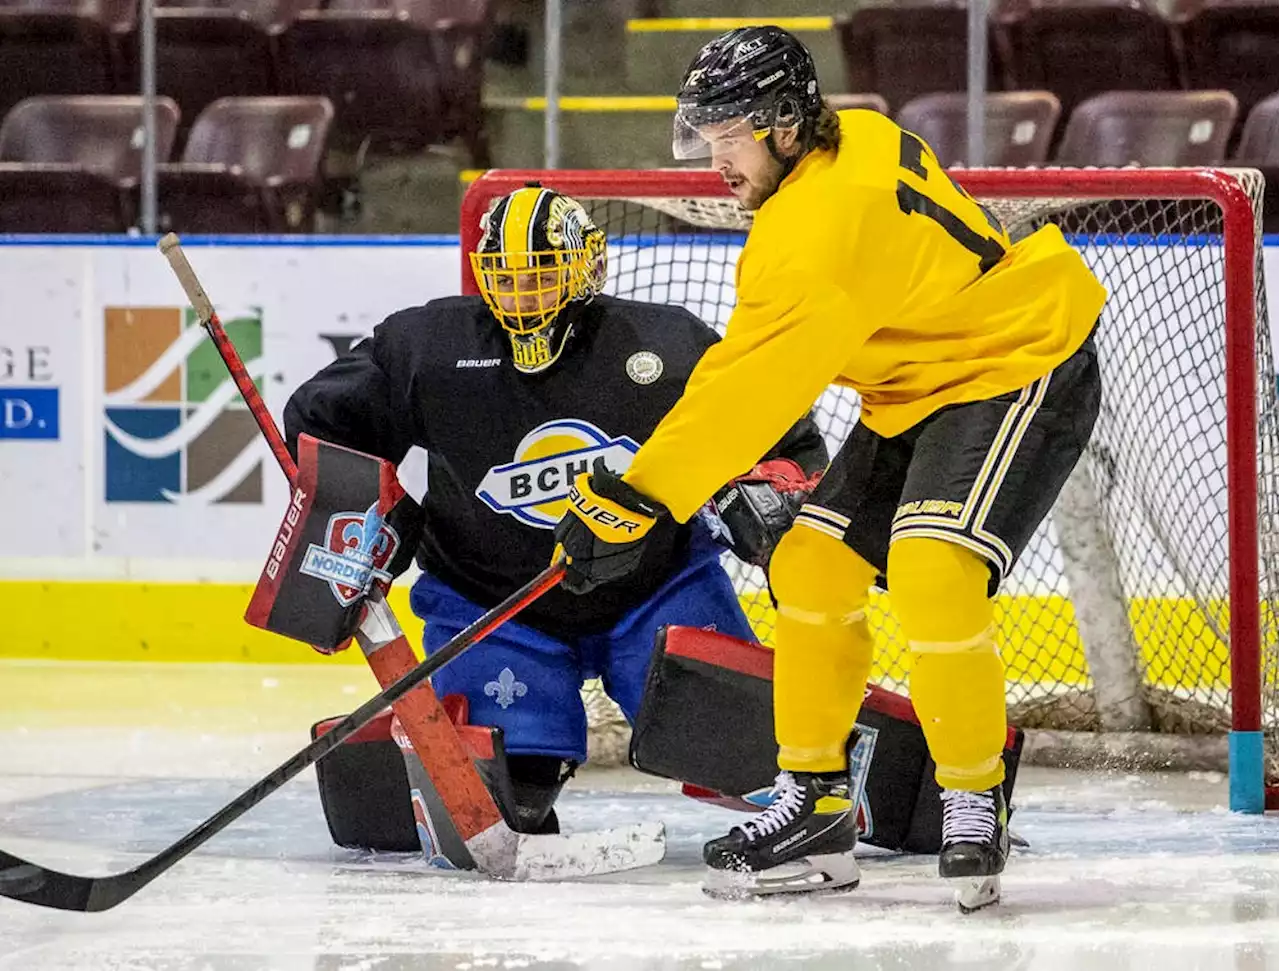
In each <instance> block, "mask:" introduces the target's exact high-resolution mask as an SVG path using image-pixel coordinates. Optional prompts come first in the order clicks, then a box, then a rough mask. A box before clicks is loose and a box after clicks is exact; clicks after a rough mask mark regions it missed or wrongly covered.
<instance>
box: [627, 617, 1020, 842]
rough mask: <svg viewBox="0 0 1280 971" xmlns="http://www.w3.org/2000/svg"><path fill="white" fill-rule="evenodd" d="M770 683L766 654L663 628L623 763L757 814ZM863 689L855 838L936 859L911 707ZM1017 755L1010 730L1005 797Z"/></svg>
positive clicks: (766, 755) (935, 821)
mask: <svg viewBox="0 0 1280 971" xmlns="http://www.w3.org/2000/svg"><path fill="white" fill-rule="evenodd" d="M772 676H773V652H772V651H770V650H769V649H768V648H765V647H762V646H760V645H759V644H754V643H749V642H746V641H740V640H737V639H735V638H731V637H725V636H723V635H720V634H717V633H715V632H712V631H703V630H695V629H690V628H681V627H669V628H667V629H665V630H664V631H662V632H661V633H660V634H659V636H658V642H657V646H656V653H655V655H654V659H653V663H652V665H651V667H650V670H649V680H648V682H647V684H646V688H645V696H644V701H643V703H642V704H641V706H640V713H639V715H638V716H637V718H636V723H635V731H634V733H633V735H632V742H631V763H632V765H634V766H635V767H636V768H637V769H640V770H641V771H642V772H648V773H650V774H652V775H657V776H661V777H663V778H667V779H676V780H678V781H681V782H684V783H686V784H687V785H686V790H687V791H689V790H692V791H691V792H690V794H693V795H695V796H697V797H698V798H705V799H707V800H708V801H713V802H718V803H719V804H721V805H736V806H738V807H739V808H744V809H748V810H750V811H752V812H756V811H759V809H760V808H761V807H762V806H764V805H766V804H767V802H768V793H769V790H770V788H771V787H772V784H773V777H774V776H775V775H776V774H777V765H776V762H775V759H774V753H775V752H776V744H775V742H774V738H773V692H772V684H771V680H772ZM866 690H867V694H866V698H865V701H864V702H863V705H862V709H861V711H860V713H859V716H858V723H857V726H856V728H857V732H856V733H855V734H854V735H853V736H852V737H851V741H852V742H853V746H852V749H851V751H850V789H851V792H856V791H857V790H858V789H859V788H861V789H862V795H861V798H860V799H859V801H858V824H859V830H860V836H859V838H860V839H862V840H863V841H864V842H867V843H871V844H872V845H875V846H881V847H884V848H886V849H893V850H903V851H906V852H911V853H937V852H938V850H939V849H940V848H941V845H942V814H941V808H940V807H941V802H940V799H939V789H938V785H937V783H936V782H935V781H934V766H933V762H932V760H931V759H930V758H929V752H928V747H927V746H926V744H925V739H924V734H923V732H922V731H921V730H920V725H919V722H918V720H917V719H916V717H915V713H914V711H913V709H912V707H911V702H910V700H908V699H907V698H905V697H903V696H901V695H896V694H893V693H892V692H889V691H885V690H884V689H882V688H878V687H875V686H868V688H867V689H866ZM1021 750H1022V733H1021V732H1020V731H1018V730H1017V729H1010V730H1009V732H1008V735H1007V738H1006V745H1005V750H1004V753H1003V759H1004V765H1005V770H1006V774H1005V782H1004V787H1005V798H1006V800H1008V799H1010V798H1011V797H1012V793H1013V784H1014V781H1015V778H1016V775H1017V765H1018V759H1019V757H1020V755H1021ZM726 797H728V798H726Z"/></svg>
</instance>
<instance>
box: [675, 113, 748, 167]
mask: <svg viewBox="0 0 1280 971" xmlns="http://www.w3.org/2000/svg"><path fill="white" fill-rule="evenodd" d="M759 125H760V122H759V120H757V119H756V118H753V117H752V116H751V113H750V109H749V108H748V107H747V106H745V105H724V106H721V107H717V108H694V107H688V106H681V107H679V108H677V109H676V117H675V123H674V127H673V131H672V135H671V154H672V155H674V156H675V157H676V158H677V159H680V160H682V161H683V160H687V159H698V158H711V157H712V156H713V155H714V156H715V157H717V158H725V157H731V156H732V155H734V154H735V153H737V152H740V151H742V150H743V149H745V148H746V147H747V146H749V145H751V144H752V143H754V142H758V141H761V140H763V139H764V138H765V137H766V136H767V135H768V134H769V126H768V125H765V126H763V127H760V126H759Z"/></svg>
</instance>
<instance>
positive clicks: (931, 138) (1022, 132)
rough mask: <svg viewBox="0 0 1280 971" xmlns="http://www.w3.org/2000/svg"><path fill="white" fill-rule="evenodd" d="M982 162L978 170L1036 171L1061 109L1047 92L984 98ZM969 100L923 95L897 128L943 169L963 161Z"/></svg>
mask: <svg viewBox="0 0 1280 971" xmlns="http://www.w3.org/2000/svg"><path fill="white" fill-rule="evenodd" d="M986 106H987V111H986V117H987V131H986V143H987V144H986V158H985V159H983V161H982V163H981V164H983V165H1000V166H1010V165H1012V166H1025V165H1041V164H1043V163H1044V162H1045V160H1046V159H1047V158H1048V157H1049V145H1050V142H1051V141H1052V139H1053V132H1054V129H1055V128H1056V126H1057V124H1058V115H1059V113H1060V112H1061V110H1062V106H1061V105H1060V104H1059V103H1058V99H1057V98H1056V97H1055V96H1054V95H1053V94H1052V93H1050V92H1048V91H1006V92H998V93H993V94H988V95H987V97H986ZM968 116H969V98H968V95H966V94H965V93H963V92H952V93H944V94H927V95H924V96H923V97H919V98H914V99H912V100H911V101H909V102H908V103H907V104H906V105H905V106H904V107H903V108H902V110H901V111H899V112H898V117H897V119H896V120H897V122H898V124H899V125H901V126H902V127H903V128H906V129H907V130H908V131H913V132H915V133H916V134H917V135H919V136H920V137H921V138H923V139H924V140H925V141H926V142H928V143H929V145H930V146H931V147H932V148H933V151H934V154H936V155H937V156H938V160H939V161H940V162H941V163H942V164H943V165H944V166H948V167H949V166H952V165H964V164H966V159H967V157H968V151H969V144H968Z"/></svg>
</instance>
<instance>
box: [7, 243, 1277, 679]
mask: <svg viewBox="0 0 1280 971" xmlns="http://www.w3.org/2000/svg"><path fill="white" fill-rule="evenodd" d="M1268 242H1269V245H1267V246H1266V247H1265V248H1264V257H1265V261H1264V265H1265V270H1266V275H1267V280H1266V285H1267V290H1268V297H1269V301H1268V302H1269V307H1270V316H1271V326H1272V333H1273V341H1275V340H1276V307H1277V304H1280V293H1278V292H1277V288H1278V280H1277V277H1278V273H1277V249H1276V246H1275V239H1274V238H1271V239H1270V240H1269V241H1268ZM658 245H659V246H661V245H662V244H661V243H659V244H658ZM186 248H187V250H188V255H189V257H190V259H191V262H192V264H193V265H194V266H195V268H196V270H197V272H198V273H199V275H200V278H201V280H202V282H203V283H204V285H205V287H206V289H207V290H208V292H209V294H210V296H211V297H212V299H213V300H214V302H215V304H216V306H217V308H218V311H219V314H220V316H221V318H222V319H223V322H224V324H225V325H226V328H227V330H228V333H229V334H230V336H231V337H232V339H233V341H234V342H235V343H236V346H237V347H238V349H239V350H240V353H241V355H242V357H243V358H244V360H245V363H246V365H247V367H248V370H249V373H250V374H251V376H252V377H253V378H254V380H255V381H256V382H257V384H258V386H259V388H260V389H261V390H262V392H263V394H264V396H265V399H266V401H267V403H268V405H269V407H270V409H271V411H272V412H273V414H274V415H275V417H276V420H277V421H279V420H280V417H281V411H282V409H283V406H284V403H285V401H286V400H287V398H288V396H289V394H290V393H291V392H292V390H293V389H294V388H296V387H297V385H298V384H299V383H301V382H302V381H303V380H305V379H306V378H307V377H309V376H310V375H312V374H313V373H315V371H316V370H318V369H319V368H321V367H323V366H324V365H326V364H327V363H329V362H330V361H332V360H333V359H334V358H335V357H336V356H337V355H338V354H340V353H342V352H344V351H346V350H347V349H348V348H350V347H351V346H352V344H354V343H355V342H356V341H358V340H359V339H361V338H362V337H363V336H365V335H367V334H369V333H370V332H371V331H372V329H373V327H374V326H375V325H376V324H377V323H378V322H379V321H380V320H382V319H383V318H384V317H385V316H387V315H388V314H389V313H391V312H393V311H395V310H398V309H401V308H403V307H407V306H413V305H417V304H421V303H424V302H426V301H428V300H431V299H433V298H435V297H441V296H447V295H450V294H455V293H457V292H458V291H459V264H460V261H459V250H458V243H457V240H456V238H451V237H438V238H405V239H361V238H314V239H307V240H304V241H300V240H297V239H293V240H253V241H246V242H244V243H233V242H229V241H226V240H221V241H220V240H203V241H202V240H190V241H187V243H186ZM698 248H699V244H693V245H692V246H691V245H690V244H688V243H685V244H683V245H682V246H681V247H680V248H679V252H678V253H676V252H673V253H672V254H670V255H669V256H668V257H665V258H661V259H654V260H653V262H655V263H658V264H660V265H662V266H663V267H664V271H663V272H664V273H665V274H667V275H666V276H665V277H664V279H663V280H662V281H661V283H660V285H655V286H654V287H653V288H652V290H650V292H648V293H646V294H645V295H644V296H645V297H646V298H648V299H657V300H664V299H666V300H670V301H671V302H679V303H684V304H685V305H687V306H688V307H689V308H690V309H691V310H693V311H694V312H695V313H700V314H702V315H703V316H704V318H705V317H706V315H707V313H708V306H709V305H708V304H707V303H706V301H707V299H708V297H707V288H708V281H707V280H706V279H705V273H706V272H707V269H706V268H707V267H709V266H716V267H720V266H723V267H725V272H724V277H725V279H723V280H717V281H712V282H714V283H715V284H716V286H720V287H727V286H728V281H729V280H731V267H732V262H733V259H734V257H735V255H736V253H735V252H734V247H732V246H725V245H724V244H723V243H715V244H712V243H708V244H707V245H705V246H703V247H702V249H704V250H706V251H707V252H704V253H700V252H696V250H698ZM672 249H673V250H674V247H672ZM712 250H714V252H712ZM614 255H616V256H617V257H618V259H617V263H616V264H615V265H616V266H620V267H622V268H624V269H625V268H626V267H627V265H628V264H627V261H628V260H629V259H631V258H633V254H628V253H625V252H624V253H620V254H611V258H613V256H614ZM649 255H650V257H652V255H653V254H652V253H650V254H649ZM682 267H683V268H691V269H688V270H687V272H688V274H689V276H690V279H689V280H687V281H683V280H682V279H681V277H682V274H684V273H685V272H686V270H682V269H681V268H682ZM699 267H700V268H701V269H696V268H699ZM639 272H641V273H643V272H645V271H643V270H641V271H639ZM698 274H701V276H698V279H696V280H695V279H694V276H697V275H698ZM637 280H638V278H637ZM653 282H654V283H655V284H659V281H657V280H654V281H653ZM695 284H696V285H695ZM0 292H2V293H4V294H5V299H4V301H3V302H2V303H0V508H3V509H4V510H5V512H6V514H7V516H6V525H5V528H4V529H2V530H0V579H4V580H6V581H8V582H5V583H2V584H0V587H3V588H4V589H3V591H2V592H0V593H2V595H3V596H5V598H6V599H9V598H19V597H21V598H30V597H37V598H48V597H63V598H64V599H62V600H58V601H57V602H56V603H54V602H51V601H48V600H47V599H46V600H41V601H40V602H41V603H43V604H44V606H45V607H46V608H47V609H48V610H53V611H55V612H56V611H66V610H72V611H75V610H77V609H78V608H77V605H82V604H86V603H92V604H96V605H97V609H98V610H100V611H105V612H107V613H108V614H109V615H111V616H117V615H119V616H121V617H123V615H124V614H125V613H126V612H128V611H136V610H139V609H141V608H140V607H139V606H138V604H137V603H134V602H132V601H130V598H134V597H138V596H142V593H141V592H140V591H141V589H142V584H151V585H152V586H151V587H149V588H148V589H149V596H151V598H152V599H151V600H150V601H146V603H147V604H149V607H148V609H149V610H150V611H151V613H150V615H149V616H150V617H151V618H152V623H160V621H159V620H158V619H157V618H159V617H161V616H164V617H168V618H170V620H172V621H173V622H174V623H177V624H178V625H179V627H180V628H181V629H182V630H186V629H187V628H186V627H185V626H183V624H185V623H186V622H185V621H183V620H182V618H183V616H184V614H189V613H191V612H193V611H200V610H202V609H203V608H202V607H201V606H200V604H202V603H203V601H200V600H199V599H198V598H197V599H196V600H192V599H191V595H190V587H191V585H198V584H202V583H203V584H206V585H208V584H210V582H212V584H213V585H225V584H231V585H232V586H231V587H230V588H228V589H222V590H221V591H219V593H218V594H217V595H218V596H219V597H225V598H226V599H227V601H228V602H229V603H230V602H232V601H235V600H236V598H237V597H239V596H240V594H241V593H243V595H244V600H245V601H246V602H247V594H248V590H249V589H250V586H251V585H252V583H253V582H254V580H255V579H256V577H257V573H258V570H259V569H260V567H261V564H262V562H263V560H264V558H265V555H266V552H267V550H268V548H269V546H270V543H271V538H272V536H273V534H274V530H275V528H276V526H277V525H278V523H279V519H280V515H281V512H282V511H283V509H284V508H285V506H286V504H287V491H286V486H285V482H284V478H283V476H282V475H281V474H280V473H279V470H278V468H277V467H276V465H275V462H274V460H273V458H272V456H271V454H270V452H269V450H268V449H267V447H266V445H265V442H264V441H263V440H262V437H261V435H260V434H259V433H258V431H257V429H256V427H255V426H254V423H253V420H252V417H251V415H250V414H249V412H248V410H247V408H246V407H245V406H244V404H243V402H242V401H241V400H240V399H239V396H238V394H237V393H236V391H235V388H234V385H233V384H232V382H231V380H230V377H229V376H228V375H227V373H226V370H225V368H224V367H223V365H222V363H221V361H220V360H219V359H218V357H217V354H216V353H215V352H214V350H213V348H212V346H211V345H210V343H209V342H208V341H207V339H205V335H204V333H203V331H202V329H201V328H200V327H199V325H198V321H196V320H195V318H194V315H193V314H192V312H191V311H190V310H189V308H188V307H187V305H186V300H185V298H184V295H183V292H182V290H181V289H180V287H179V286H178V284H177V282H176V280H175V279H174V277H173V275H172V272H171V271H170V269H169V267H168V265H167V263H166V262H165V260H164V259H163V258H162V257H161V256H160V254H159V253H158V252H157V251H156V249H155V247H154V245H153V244H152V243H150V242H148V241H144V240H128V239H110V240H105V239H100V240H92V239H84V240H74V241H69V240H63V241H59V242H58V243H57V244H52V245H51V244H49V243H46V242H40V243H37V242H34V241H17V240H5V239H3V238H0ZM1175 302H1178V301H1175ZM1180 305H1181V306H1186V303H1185V301H1183V302H1180ZM713 322H719V321H713ZM1172 325H1173V322H1171V321H1165V322H1164V323H1163V325H1162V326H1165V327H1170V326H1172ZM1273 346H1275V345H1274V344H1273ZM52 580H59V581H63V584H50V583H49V581H52ZM120 581H130V582H129V583H121V582H120ZM104 583H105V584H108V586H106V587H104V586H103V584H104ZM157 584H169V585H177V586H173V587H164V588H161V587H158V586H156V585H157ZM54 587H56V588H57V590H55V591H54V592H52V593H51V592H50V590H51V589H52V588H54ZM125 588H128V590H127V591H126V590H125ZM179 588H182V589H181V590H180V589H179ZM182 590H186V591H187V592H186V593H183V592H182ZM237 591H238V592H237ZM207 593H208V595H209V596H212V595H213V592H212V591H207ZM122 598H123V599H122ZM166 598H167V599H166ZM175 598H176V599H175ZM162 600H163V605H161V601H162ZM126 601H129V602H126ZM402 613H405V612H403V611H402ZM232 621H234V623H235V624H237V625H238V627H237V628H236V631H235V633H234V635H232V634H231V633H230V631H231V628H230V627H229V626H226V627H219V628H218V629H217V630H215V631H211V632H206V633H204V634H201V635H200V636H201V637H204V638H206V640H207V643H208V651H209V652H211V653H212V654H214V655H217V656H221V655H220V654H219V653H218V652H219V651H221V650H223V647H222V646H220V645H221V644H222V642H223V641H225V640H226V639H228V638H231V639H232V640H234V641H235V643H237V644H239V643H242V642H243V643H248V642H249V641H252V640H253V639H254V638H256V637H259V636H260V635H258V634H257V632H242V631H241V630H240V628H243V627H244V625H243V624H242V623H240V621H239V615H238V613H236V615H235V616H234V617H233V618H231V620H228V622H227V623H228V624H230V623H232ZM121 622H122V623H124V621H123V620H122V621H121ZM59 623H62V621H59ZM67 623H71V621H67ZM136 626H137V625H133V626H129V630H131V631H132V630H134V629H135V627H136ZM30 636H32V637H37V636H43V635H39V634H38V633H37V632H36V630H35V628H34V627H33V628H32V632H31V635H30ZM86 636H87V634H86V632H85V631H84V630H82V628H81V627H80V626H75V625H73V626H72V627H71V628H68V629H67V631H66V632H65V634H64V635H62V637H63V640H64V641H65V640H66V639H69V638H84V637H86ZM129 636H130V637H132V636H133V635H132V634H131V635H129ZM246 639H247V640H246ZM22 640H24V637H22V636H17V635H15V636H14V637H11V638H10V642H19V641H22ZM45 640H46V641H47V640H48V638H47V637H46V638H45ZM54 640H58V638H56V637H55V638H54ZM126 640H128V638H126ZM129 643H133V642H132V641H129ZM4 650H5V648H3V647H0V653H3V652H4ZM85 650H86V651H90V648H88V647H86V648H85ZM197 653H199V652H197ZM87 656H94V655H92V653H90V654H88V655H87Z"/></svg>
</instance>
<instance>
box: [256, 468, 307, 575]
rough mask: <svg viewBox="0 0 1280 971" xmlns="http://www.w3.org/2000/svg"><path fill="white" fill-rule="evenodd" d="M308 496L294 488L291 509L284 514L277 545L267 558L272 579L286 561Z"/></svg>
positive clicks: (272, 548)
mask: <svg viewBox="0 0 1280 971" xmlns="http://www.w3.org/2000/svg"><path fill="white" fill-rule="evenodd" d="M306 498H307V497H306V494H305V493H304V492H303V491H302V490H301V489H294V490H293V501H292V502H290V503H289V509H288V511H287V512H286V513H285V514H284V525H282V526H281V527H280V532H279V533H278V534H276V545H275V546H273V547H271V556H269V557H268V558H267V569H266V574H267V576H268V577H270V578H271V579H272V580H274V579H275V578H276V574H277V573H279V572H280V566H281V564H283V563H284V556H285V554H286V553H287V552H288V551H289V543H291V542H292V541H293V529H294V527H295V526H297V525H298V520H299V519H301V518H302V503H303V501H304V500H305V499H306Z"/></svg>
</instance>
